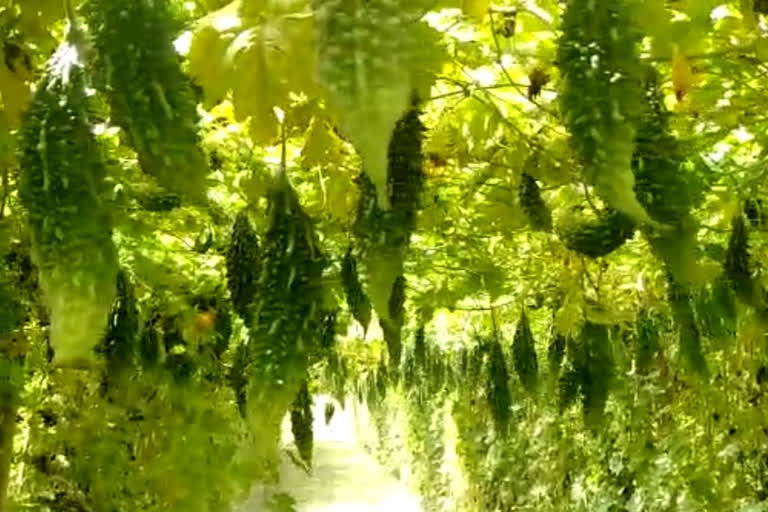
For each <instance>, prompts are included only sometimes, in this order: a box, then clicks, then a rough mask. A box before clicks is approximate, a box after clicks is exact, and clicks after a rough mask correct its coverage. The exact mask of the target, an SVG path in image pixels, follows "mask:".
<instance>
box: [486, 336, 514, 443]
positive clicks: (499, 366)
mask: <svg viewBox="0 0 768 512" xmlns="http://www.w3.org/2000/svg"><path fill="white" fill-rule="evenodd" d="M487 348H488V356H487V357H488V363H487V364H488V366H487V381H486V388H485V389H486V391H485V393H486V397H487V399H488V406H489V407H490V409H491V415H492V416H493V423H494V425H495V426H496V430H497V431H498V432H499V433H500V434H502V435H504V434H506V431H507V426H508V425H509V420H510V418H511V416H512V409H511V407H512V397H511V395H510V393H509V372H508V371H507V363H506V360H505V358H504V350H503V349H502V348H501V343H499V340H498V339H493V340H492V341H489V343H488V345H487Z"/></svg>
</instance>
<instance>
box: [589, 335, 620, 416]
mask: <svg viewBox="0 0 768 512" xmlns="http://www.w3.org/2000/svg"><path fill="white" fill-rule="evenodd" d="M581 342H582V343H583V345H584V353H585V364H584V367H583V369H582V371H581V372H580V376H581V382H580V385H581V391H582V405H583V407H584V421H585V423H586V424H587V425H588V426H590V427H596V426H598V425H599V424H600V423H601V421H602V418H603V412H604V410H605V405H606V403H607V402H608V395H609V393H610V391H611V386H612V384H613V379H614V375H615V369H614V359H613V346H612V344H611V340H610V337H609V333H608V328H607V327H606V326H605V325H601V324H595V323H592V322H587V323H586V324H585V325H584V327H583V329H582V331H581Z"/></svg>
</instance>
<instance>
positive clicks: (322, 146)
mask: <svg viewBox="0 0 768 512" xmlns="http://www.w3.org/2000/svg"><path fill="white" fill-rule="evenodd" d="M342 145H343V142H342V141H341V139H339V137H338V136H337V135H336V134H335V133H333V131H331V129H330V127H329V126H328V123H326V122H325V121H324V120H323V119H321V118H319V117H315V118H314V119H313V120H312V122H311V123H310V125H309V129H308V130H307V133H306V136H305V138H304V148H303V149H302V150H301V160H302V163H303V164H304V166H305V167H314V166H315V165H321V164H324V163H338V162H339V161H340V160H341V149H342Z"/></svg>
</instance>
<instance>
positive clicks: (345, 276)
mask: <svg viewBox="0 0 768 512" xmlns="http://www.w3.org/2000/svg"><path fill="white" fill-rule="evenodd" d="M341 283H342V285H343V286H344V293H345V294H346V296H347V305H348V306H349V310H350V311H351V312H352V316H353V317H355V320H357V322H358V323H359V324H360V325H361V326H362V327H363V331H364V332H367V331H368V326H369V325H370V323H371V311H372V310H371V301H370V300H368V296H367V295H366V294H365V290H363V285H362V284H361V283H360V276H359V275H358V273H357V260H356V259H355V257H354V255H353V254H352V247H351V246H350V247H349V248H348V249H347V253H346V254H345V255H344V259H343V260H342V262H341Z"/></svg>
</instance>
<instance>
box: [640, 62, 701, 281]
mask: <svg viewBox="0 0 768 512" xmlns="http://www.w3.org/2000/svg"><path fill="white" fill-rule="evenodd" d="M658 81H659V79H658V74H657V73H656V71H655V70H654V69H653V68H648V70H647V77H646V81H645V105H644V108H643V111H642V116H641V118H640V121H639V124H638V130H637V138H636V146H635V153H634V155H633V159H632V167H633V170H634V172H635V193H636V194H637V198H638V200H639V201H640V203H641V204H642V205H643V206H644V207H645V208H646V210H647V211H648V214H649V215H650V216H651V218H653V219H654V220H656V221H658V222H660V223H663V224H664V225H665V226H666V228H664V229H646V230H645V236H646V238H647V240H648V242H649V243H650V245H651V248H652V249H653V251H654V252H655V253H656V254H657V255H658V256H659V257H660V258H661V259H662V261H663V262H664V263H665V265H666V266H667V268H668V269H669V271H670V272H672V274H673V275H674V276H675V279H677V280H678V281H679V282H681V283H688V284H697V283H698V282H700V281H701V277H702V276H703V272H702V271H701V269H700V267H699V263H698V260H699V256H698V247H697V246H698V240H697V233H698V230H699V226H698V222H697V221H696V219H695V217H694V216H693V214H692V209H693V208H694V207H695V206H696V204H697V202H698V201H699V200H700V198H701V194H700V191H701V190H702V187H701V186H700V183H699V179H698V178H697V176H696V175H695V173H693V172H690V171H689V170H687V169H686V166H684V165H683V164H684V160H685V159H684V155H683V152H682V149H681V147H680V144H679V143H678V141H677V140H676V139H675V137H674V136H673V135H672V134H671V132H670V128H669V112H668V111H667V110H666V108H665V106H664V94H663V91H662V90H661V88H660V87H659V85H658Z"/></svg>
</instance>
